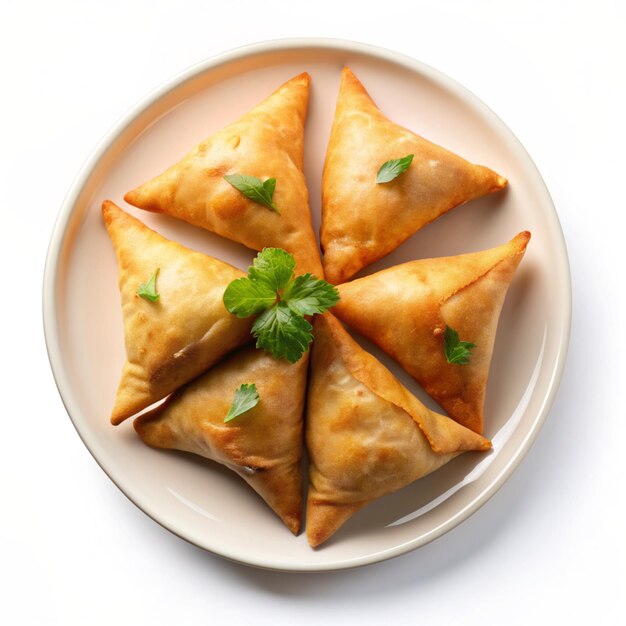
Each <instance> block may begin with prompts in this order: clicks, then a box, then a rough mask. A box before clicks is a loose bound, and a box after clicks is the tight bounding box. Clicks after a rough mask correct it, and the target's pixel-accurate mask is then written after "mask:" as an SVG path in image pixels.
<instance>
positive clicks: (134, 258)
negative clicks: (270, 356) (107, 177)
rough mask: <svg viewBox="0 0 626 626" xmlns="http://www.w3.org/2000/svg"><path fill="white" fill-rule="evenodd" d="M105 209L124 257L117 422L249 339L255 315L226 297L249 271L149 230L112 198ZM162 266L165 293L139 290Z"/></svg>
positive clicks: (117, 248) (113, 238)
mask: <svg viewBox="0 0 626 626" xmlns="http://www.w3.org/2000/svg"><path fill="white" fill-rule="evenodd" d="M102 214H103V216H104V222H105V224H106V227H107V230H108V232H109V236H110V237H111V241H112V242H113V248H114V249H115V255H116V257H117V262H118V265H119V288H120V293H121V298H122V314H123V318H124V337H125V345H126V358H127V360H126V363H125V365H124V368H123V371H122V378H121V380H120V384H119V387H118V390H117V396H116V400H115V406H114V408H113V413H112V414H111V422H113V424H119V423H120V422H122V421H123V420H125V419H126V418H127V417H130V416H131V415H134V414H135V413H137V412H138V411H141V410H142V409H144V408H146V407H147V406H150V405H151V404H152V403H154V402H156V401H157V400H160V399H161V398H164V397H165V396H167V395H168V394H169V393H171V392H172V391H174V389H177V388H178V387H180V386H181V385H183V384H184V383H186V382H189V381H190V380H191V379H193V378H195V377H196V376H198V375H199V374H201V373H203V372H205V371H206V370H207V369H208V368H209V367H211V366H212V365H213V364H214V363H216V362H217V361H218V360H219V359H221V358H222V357H223V356H224V355H225V354H227V353H228V352H230V351H231V350H233V349H234V348H236V347H238V346H240V345H242V344H244V343H245V342H246V341H248V340H250V338H251V337H250V328H251V324H252V320H250V319H247V320H246V319H239V318H237V317H235V316H234V315H231V314H230V313H229V312H228V311H227V310H226V309H225V307H224V303H223V302H222V298H223V294H224V290H225V289H226V287H227V286H228V284H229V283H230V282H231V281H232V280H235V279H236V278H240V277H241V276H245V274H244V273H243V272H242V271H240V270H238V269H236V268H234V267H232V266H231V265H228V264H226V263H223V262H222V261H218V260H217V259H214V258H212V257H210V256H207V255H205V254H200V253H199V252H194V251H193V250H189V249H188V248H185V247H183V246H181V245H180V244H178V243H175V242H173V241H169V240H167V239H165V238H164V237H161V235H159V234H157V233H155V232H154V231H153V230H150V229H149V228H148V227H147V226H145V225H144V224H142V223H141V222H140V221H139V220H137V219H135V218H134V217H132V216H130V215H129V214H128V213H125V212H124V211H122V209H120V208H119V207H117V206H116V205H115V204H113V203H112V202H109V201H105V202H104V204H103V206H102ZM157 269H158V271H159V273H158V278H157V283H156V284H157V289H158V293H159V299H158V301H157V302H150V301H148V300H145V299H144V298H142V297H140V296H139V295H138V294H137V290H138V289H139V287H140V286H141V285H142V284H145V283H146V282H147V281H148V280H149V279H150V277H151V276H152V275H153V273H154V272H155V271H156V270H157Z"/></svg>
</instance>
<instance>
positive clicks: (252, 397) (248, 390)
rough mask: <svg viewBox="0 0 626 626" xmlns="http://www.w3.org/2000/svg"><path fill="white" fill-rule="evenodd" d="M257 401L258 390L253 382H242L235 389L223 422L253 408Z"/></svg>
mask: <svg viewBox="0 0 626 626" xmlns="http://www.w3.org/2000/svg"><path fill="white" fill-rule="evenodd" d="M258 403H259V392H258V391H257V388H256V385H255V384H254V383H243V385H241V387H239V389H237V391H235V397H234V398H233V403H232V404H231V406H230V409H228V413H227V414H226V417H225V418H224V422H225V423H226V422H230V420H232V419H235V418H236V417H237V416H239V415H241V414H242V413H245V412H246V411H249V410H250V409H252V408H254V407H255V406H256V405H257V404H258Z"/></svg>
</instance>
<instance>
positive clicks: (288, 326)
mask: <svg viewBox="0 0 626 626" xmlns="http://www.w3.org/2000/svg"><path fill="white" fill-rule="evenodd" d="M295 266H296V263H295V259H294V258H293V256H292V255H291V254H289V253H288V252H286V251H285V250H283V249H281V248H265V249H264V250H263V251H262V252H259V254H258V255H257V257H256V259H255V260H254V264H253V265H252V266H251V267H249V268H248V276H247V277H245V278H238V279H236V280H234V281H233V282H231V283H230V284H229V285H228V287H227V288H226V291H225V292H224V306H225V307H226V309H227V310H228V311H230V312H231V313H233V314H234V315H236V316H237V317H250V316H252V315H258V316H259V317H258V318H257V319H256V320H255V322H254V324H253V325H252V334H253V335H254V337H255V339H256V347H257V348H262V349H263V350H265V351H266V352H269V353H270V354H272V355H274V356H275V357H277V358H284V359H287V360H288V361H289V362H291V363H295V362H296V361H298V360H299V359H300V358H301V357H302V355H303V354H304V353H305V352H306V351H307V350H308V349H309V344H310V343H311V341H313V333H312V330H313V327H312V326H311V324H309V322H308V321H307V320H306V319H305V318H304V316H305V315H314V314H316V313H324V311H326V310H328V309H329V308H330V307H332V306H334V305H335V304H337V302H338V301H339V292H338V291H337V289H336V287H333V286H332V285H331V284H329V283H327V282H326V281H325V280H321V279H319V278H316V277H315V276H313V275H312V274H303V275H301V276H297V277H295V278H294V277H293V272H294V269H295Z"/></svg>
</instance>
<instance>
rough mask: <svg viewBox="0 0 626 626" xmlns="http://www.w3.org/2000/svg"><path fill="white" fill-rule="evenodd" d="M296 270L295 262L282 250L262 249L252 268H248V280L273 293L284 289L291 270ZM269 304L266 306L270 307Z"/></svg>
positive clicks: (291, 272)
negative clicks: (261, 285)
mask: <svg viewBox="0 0 626 626" xmlns="http://www.w3.org/2000/svg"><path fill="white" fill-rule="evenodd" d="M295 268H296V260H295V259H294V258H293V257H292V256H291V254H289V252H287V251H286V250H283V249H282V248H263V251H262V252H259V254H257V257H256V259H254V264H253V266H252V267H249V268H248V274H249V275H250V279H251V280H254V281H257V282H259V283H263V284H264V285H267V287H268V288H269V289H272V290H273V291H279V290H281V289H284V288H285V285H286V284H287V283H288V282H289V279H290V278H291V275H292V274H293V270H294V269H295ZM272 304H273V302H270V304H269V305H268V306H271V305H272Z"/></svg>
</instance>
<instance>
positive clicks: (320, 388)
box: [306, 313, 491, 547]
mask: <svg viewBox="0 0 626 626" xmlns="http://www.w3.org/2000/svg"><path fill="white" fill-rule="evenodd" d="M314 324H315V342H314V344H313V350H312V352H313V354H312V358H311V372H310V379H309V391H308V394H307V397H308V400H307V418H306V442H307V449H308V451H309V458H310V461H311V466H310V471H309V477H310V487H309V492H308V498H307V514H306V530H307V537H308V539H309V543H310V544H311V545H312V546H313V547H315V546H318V545H320V544H321V543H323V542H324V541H326V540H327V539H328V538H329V537H330V536H331V535H332V534H333V533H334V532H335V531H336V530H337V529H338V528H339V527H340V526H341V525H342V524H343V523H344V522H345V521H346V520H347V519H348V518H350V517H351V516H352V515H353V514H354V513H355V512H356V511H358V510H359V509H360V508H361V507H363V506H365V505H366V504H368V503H369V502H371V501H372V500H375V499H377V498H380V497H381V496H384V495H386V494H389V493H392V492H394V491H397V490H398V489H400V488H402V487H404V486H406V485H408V484H409V483H412V482H413V481H415V480H417V479H418V478H421V477H422V476H425V475H426V474H429V473H430V472H432V471H434V470H436V469H438V468H439V467H441V466H442V465H445V464H446V463H447V462H448V461H450V460H451V459H453V458H454V457H455V456H457V455H458V454H460V453H461V452H464V451H468V450H487V449H489V448H490V447H491V443H490V442H489V441H488V440H487V439H485V438H483V437H481V436H480V435H477V434H476V433H474V432H472V431H470V430H468V429H467V428H464V427H463V426H460V425H459V424H457V423H456V422H454V421H453V420H451V419H449V418H447V417H445V416H443V415H438V414H437V413H434V412H432V411H430V410H429V409H427V408H426V407H425V406H424V405H423V404H422V403H421V402H420V401H419V400H418V399H417V398H415V396H413V395H412V394H411V393H410V392H409V391H408V390H407V389H406V388H405V387H404V386H403V385H402V384H401V383H400V382H399V381H398V379H397V378H395V376H394V375H393V374H392V373H391V372H390V371H389V370H388V369H386V368H385V367H384V366H383V365H382V363H380V362H379V361H378V360H377V359H375V358H374V357H373V356H372V355H371V354H368V353H367V352H365V350H363V349H362V348H361V347H360V346H359V345H358V344H357V343H356V342H355V341H354V340H353V339H352V338H351V337H350V335H349V334H348V333H347V331H346V330H345V329H344V328H343V327H342V326H341V324H340V323H339V322H338V321H337V320H336V319H335V318H334V317H333V316H332V315H331V314H329V313H326V314H325V315H323V316H319V315H318V316H317V317H316V318H315V323H314Z"/></svg>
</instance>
